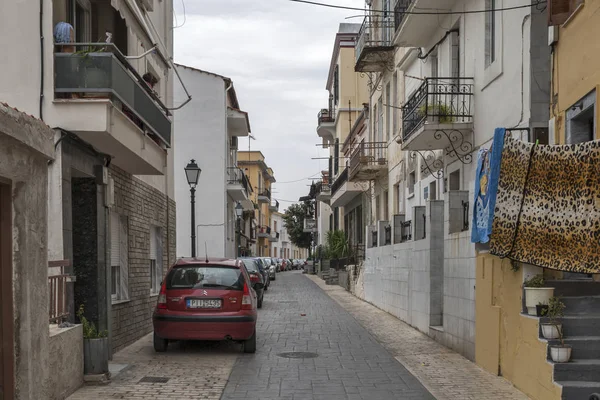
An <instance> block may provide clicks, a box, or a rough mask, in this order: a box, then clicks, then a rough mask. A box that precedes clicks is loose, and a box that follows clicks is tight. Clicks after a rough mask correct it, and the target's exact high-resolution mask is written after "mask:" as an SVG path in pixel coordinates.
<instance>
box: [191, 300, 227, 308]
mask: <svg viewBox="0 0 600 400" xmlns="http://www.w3.org/2000/svg"><path fill="white" fill-rule="evenodd" d="M187 308H221V299H216V300H209V299H188V300H187Z"/></svg>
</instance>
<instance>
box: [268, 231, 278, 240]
mask: <svg viewBox="0 0 600 400" xmlns="http://www.w3.org/2000/svg"><path fill="white" fill-rule="evenodd" d="M269 242H279V232H275V234H274V235H272V236H269Z"/></svg>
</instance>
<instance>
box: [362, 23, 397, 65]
mask: <svg viewBox="0 0 600 400" xmlns="http://www.w3.org/2000/svg"><path fill="white" fill-rule="evenodd" d="M393 36H394V19H393V17H392V15H391V13H390V14H388V15H371V16H367V17H366V18H365V20H364V21H363V24H362V26H361V28H360V31H359V33H358V40H357V42H356V48H355V56H356V64H355V66H354V70H355V71H356V72H383V71H384V70H386V68H388V67H389V65H390V63H392V65H393V61H394V44H393Z"/></svg>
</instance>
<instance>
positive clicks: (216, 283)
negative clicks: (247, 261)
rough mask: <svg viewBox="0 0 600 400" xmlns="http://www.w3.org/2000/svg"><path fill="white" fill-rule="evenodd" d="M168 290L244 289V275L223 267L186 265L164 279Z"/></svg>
mask: <svg viewBox="0 0 600 400" xmlns="http://www.w3.org/2000/svg"><path fill="white" fill-rule="evenodd" d="M166 283H167V290H169V289H202V288H220V289H229V290H243V289H244V275H242V273H241V271H240V269H239V268H236V267H228V266H223V265H204V264H202V265H186V266H182V267H176V268H173V269H172V270H171V272H170V273H169V275H168V276H167V278H166Z"/></svg>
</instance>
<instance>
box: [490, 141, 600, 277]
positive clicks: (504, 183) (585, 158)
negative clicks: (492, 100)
mask: <svg viewBox="0 0 600 400" xmlns="http://www.w3.org/2000/svg"><path fill="white" fill-rule="evenodd" d="M493 232H494V234H493V235H492V238H491V242H490V253H491V254H494V255H497V256H499V257H507V258H510V259H513V260H516V261H519V262H523V263H527V264H532V265H537V266H540V267H546V268H551V269H556V270H561V271H568V272H579V273H600V141H593V142H586V143H581V144H576V145H559V146H547V145H534V144H533V143H527V142H522V141H520V140H517V139H513V138H511V137H507V138H506V144H505V146H504V152H503V154H502V166H501V171H500V182H499V185H498V198H497V203H496V210H495V214H494V222H493Z"/></svg>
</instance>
